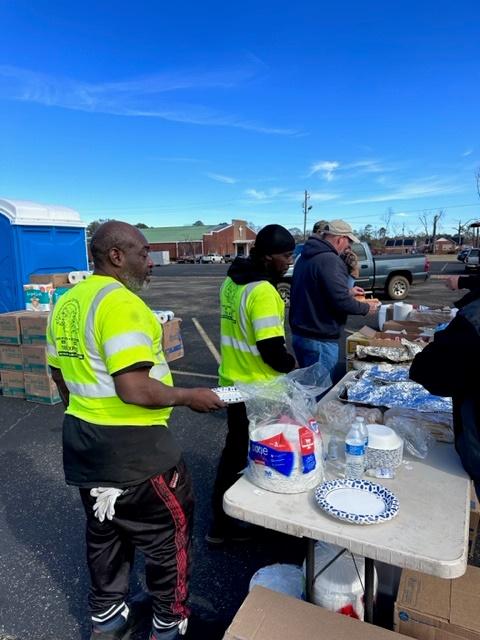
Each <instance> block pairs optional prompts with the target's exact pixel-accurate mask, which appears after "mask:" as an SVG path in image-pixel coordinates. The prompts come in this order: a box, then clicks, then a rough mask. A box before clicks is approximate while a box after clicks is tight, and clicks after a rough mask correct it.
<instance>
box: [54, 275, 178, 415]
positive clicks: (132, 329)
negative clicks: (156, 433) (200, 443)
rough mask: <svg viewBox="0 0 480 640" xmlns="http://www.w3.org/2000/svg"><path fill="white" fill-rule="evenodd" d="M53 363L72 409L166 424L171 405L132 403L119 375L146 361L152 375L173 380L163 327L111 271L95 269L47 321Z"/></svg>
mask: <svg viewBox="0 0 480 640" xmlns="http://www.w3.org/2000/svg"><path fill="white" fill-rule="evenodd" d="M47 352H48V364H49V365H50V366H52V367H55V368H57V369H60V370H61V372H62V376H63V378H64V380H65V384H66V385H67V388H68V390H69V392H70V401H69V404H68V408H67V410H66V413H68V414H71V415H73V416H76V417H77V418H81V419H82V420H85V421H87V422H90V423H92V424H96V425H105V426H109V425H118V426H121V425H131V426H135V425H138V426H150V425H166V424H167V420H168V417H169V415H170V413H171V411H172V409H171V407H166V408H161V409H149V408H145V407H141V406H139V405H135V404H126V403H125V402H123V401H122V400H121V399H120V398H119V397H118V395H117V394H116V392H115V385H114V381H113V377H112V376H113V375H114V374H115V373H117V372H119V371H122V370H124V369H127V368H128V367H134V366H135V365H138V364H141V363H145V365H146V366H149V367H151V369H150V374H149V375H150V376H151V377H153V378H156V379H157V380H160V381H161V382H163V383H164V384H166V385H169V386H172V385H173V380H172V375H171V373H170V369H169V367H168V364H167V362H166V360H165V356H164V354H163V351H162V329H161V325H160V323H159V322H158V320H157V318H156V317H155V315H154V314H153V312H152V311H151V310H150V309H149V308H148V306H147V305H146V304H145V303H144V302H143V300H141V299H140V298H139V297H138V296H137V295H135V294H134V293H132V292H131V291H129V290H128V289H127V288H126V287H125V286H124V285H123V284H122V283H121V282H118V280H115V278H111V277H109V276H99V275H92V276H90V277H89V278H87V279H86V280H84V281H82V282H80V283H78V284H77V285H75V287H73V288H72V289H71V290H70V291H68V292H67V293H66V294H64V295H63V296H62V297H61V298H60V299H59V300H58V302H57V304H56V305H55V307H54V309H53V312H52V313H51V314H50V318H49V322H48V327H47Z"/></svg>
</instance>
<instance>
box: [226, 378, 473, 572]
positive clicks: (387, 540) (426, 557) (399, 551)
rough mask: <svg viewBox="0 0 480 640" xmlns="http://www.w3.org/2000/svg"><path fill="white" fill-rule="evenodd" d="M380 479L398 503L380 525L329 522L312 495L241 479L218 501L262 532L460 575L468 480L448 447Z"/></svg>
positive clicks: (464, 550)
mask: <svg viewBox="0 0 480 640" xmlns="http://www.w3.org/2000/svg"><path fill="white" fill-rule="evenodd" d="M347 376H350V374H347ZM339 384H341V383H339ZM336 393H337V392H336V391H335V390H332V391H331V392H330V393H329V394H327V396H325V398H324V401H325V402H327V401H328V400H329V399H331V398H332V397H334V396H335V397H336ZM372 480H373V481H375V480H374V479H372ZM378 482H380V483H381V484H383V485H384V486H386V487H388V488H389V489H391V490H392V491H393V493H394V494H395V495H396V496H397V497H398V499H399V501H400V510H399V513H398V515H397V516H396V517H395V518H394V519H393V520H390V521H389V522H386V523H383V524H378V525H363V526H362V525H355V524H347V523H343V522H342V521H340V520H336V519H334V518H331V517H330V516H328V515H327V514H325V513H324V512H323V511H322V510H321V509H320V508H319V507H318V506H317V504H316V502H315V498H314V496H313V491H309V492H307V493H300V494H289V495H285V494H278V493H273V492H271V491H265V490H263V489H260V488H258V487H256V486H255V485H253V484H252V483H251V482H250V481H249V480H247V479H246V478H241V479H240V480H238V481H237V482H236V483H235V485H234V486H233V487H231V488H230V489H229V490H228V491H227V492H226V493H225V495H224V499H223V504H224V509H225V512H226V513H227V514H229V515H230V516H233V517H235V518H238V519H240V520H245V521H247V522H251V523H253V524H256V525H259V526H262V527H265V528H267V529H273V530H275V531H280V532H282V533H287V534H290V535H294V536H298V537H307V538H312V539H314V540H323V541H325V542H330V543H333V544H336V545H339V546H341V547H346V548H347V549H349V550H350V551H352V552H354V553H357V554H359V555H362V556H365V557H368V558H372V559H374V560H381V561H382V562H385V563H387V564H391V565H395V566H398V567H404V568H407V569H414V570H416V571H420V572H422V573H426V574H429V575H434V576H438V577H441V578H457V577H459V576H461V575H463V574H464V573H465V570H466V566H467V540H468V527H469V514H470V480H469V478H468V476H467V475H466V473H465V471H464V470H463V468H462V466H461V464H460V461H459V459H458V456H457V454H456V452H455V450H454V448H453V445H448V444H443V443H436V444H435V446H434V447H433V448H432V450H431V451H430V452H429V454H428V456H427V458H426V459H425V460H419V459H418V458H412V457H410V456H409V457H408V464H407V465H402V467H400V468H399V469H397V477H396V478H395V479H393V480H381V481H378Z"/></svg>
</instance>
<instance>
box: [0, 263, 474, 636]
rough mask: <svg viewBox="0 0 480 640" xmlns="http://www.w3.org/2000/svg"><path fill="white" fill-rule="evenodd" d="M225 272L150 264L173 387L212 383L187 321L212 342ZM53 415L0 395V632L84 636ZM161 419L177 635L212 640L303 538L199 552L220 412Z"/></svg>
mask: <svg viewBox="0 0 480 640" xmlns="http://www.w3.org/2000/svg"><path fill="white" fill-rule="evenodd" d="M227 269H228V265H200V264H195V265H169V266H165V267H157V268H155V271H154V274H155V275H154V278H153V279H152V283H151V286H150V288H149V289H148V290H147V291H146V292H145V294H144V298H145V300H146V301H147V302H148V303H149V304H150V306H151V307H152V308H156V309H172V310H173V311H174V312H175V315H176V316H178V317H181V318H182V319H183V322H182V333H183V338H184V344H185V357H184V358H182V359H179V360H177V361H175V362H172V363H171V368H172V370H173V371H174V377H175V384H176V385H177V386H188V387H191V386H215V384H216V378H215V376H216V372H217V364H216V361H215V358H214V356H213V355H212V353H211V351H210V350H209V349H208V347H207V344H206V342H205V340H204V339H203V338H202V337H201V335H200V333H199V331H198V326H199V325H200V327H201V328H203V330H204V331H205V333H206V335H207V336H208V337H209V339H210V340H211V342H212V343H213V345H215V346H216V348H217V349H219V305H218V291H219V286H220V284H221V282H222V280H223V278H224V277H225V274H226V271H227ZM462 272H463V267H462V265H460V264H458V265H457V264H456V263H454V262H448V263H442V262H434V263H432V273H433V276H434V277H432V279H430V280H429V281H427V283H425V284H422V285H419V286H418V287H414V288H412V290H411V294H410V295H409V298H408V300H409V301H413V302H422V303H424V304H439V303H440V304H451V303H452V302H453V301H454V300H456V299H458V298H459V297H460V296H459V294H458V292H450V291H448V290H447V289H446V288H445V286H444V283H443V282H441V281H440V280H439V279H437V278H438V277H439V276H441V275H450V274H454V273H462ZM194 319H195V320H196V324H195V322H194ZM362 324H365V321H364V319H363V318H362V319H353V320H351V321H350V322H349V324H348V327H347V328H348V329H349V330H354V329H356V328H358V327H359V326H361V325H362ZM62 413H63V412H62V408H61V406H58V405H57V406H54V407H48V406H43V405H37V404H31V403H29V402H26V401H23V400H16V399H12V398H4V397H0V416H1V419H0V487H1V489H0V540H1V547H0V640H7V638H8V639H13V640H27V638H32V637H35V638H36V639H37V640H78V639H82V640H86V639H87V638H88V637H89V622H88V609H87V590H88V575H87V569H86V565H85V560H84V553H85V545H84V517H83V511H82V507H81V505H80V500H79V498H78V494H77V491H76V490H75V489H73V488H71V487H67V486H66V485H65V483H64V479H63V473H62V460H61V424H62ZM170 428H171V429H172V431H173V432H174V433H175V435H176V437H177V438H178V440H179V441H180V443H181V445H182V447H183V450H184V453H185V459H186V461H187V464H188V466H189V468H190V471H191V473H192V476H193V482H194V486H195V494H196V519H195V530H194V564H193V567H192V579H191V605H192V610H193V615H192V619H191V625H190V629H189V632H188V634H187V637H186V640H217V639H218V640H220V638H222V637H223V632H224V629H225V628H226V627H227V626H228V624H229V622H230V620H231V618H232V617H233V615H234V614H235V612H236V610H237V609H238V607H239V606H240V604H241V602H242V601H243V599H244V597H245V595H246V593H247V590H248V583H249V581H250V578H251V576H252V575H253V573H254V572H255V571H256V570H257V569H258V568H260V567H262V566H264V565H266V564H271V563H272V562H300V561H301V558H302V554H303V543H302V541H301V540H299V539H296V538H292V537H287V536H283V535H280V534H274V533H269V532H266V531H265V532H261V534H259V536H258V537H257V538H255V539H254V541H252V542H250V543H244V544H235V545H234V544H232V545H228V546H225V547H224V548H221V549H218V550H216V549H214V550H212V549H209V548H208V546H207V545H206V543H205V542H204V535H205V533H206V531H207V528H208V523H209V500H210V493H211V488H212V483H213V479H214V473H215V468H216V463H217V460H218V456H219V453H220V450H221V447H222V444H223V440H224V436H225V412H224V411H220V412H218V413H215V414H196V413H193V412H191V411H189V410H187V409H184V408H179V409H176V410H175V411H174V412H173V417H172V420H171V425H170ZM141 576H142V561H141V558H138V559H137V562H136V568H135V571H134V575H133V578H132V585H131V590H132V594H133V595H134V596H135V594H137V595H138V594H139V593H140V592H141V590H142V577H141ZM138 640H140V638H138Z"/></svg>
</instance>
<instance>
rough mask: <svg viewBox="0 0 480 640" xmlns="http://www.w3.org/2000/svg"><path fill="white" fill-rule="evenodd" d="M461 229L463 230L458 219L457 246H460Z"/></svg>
mask: <svg viewBox="0 0 480 640" xmlns="http://www.w3.org/2000/svg"><path fill="white" fill-rule="evenodd" d="M462 231H463V227H462V221H461V220H459V221H458V246H459V247H461V246H462Z"/></svg>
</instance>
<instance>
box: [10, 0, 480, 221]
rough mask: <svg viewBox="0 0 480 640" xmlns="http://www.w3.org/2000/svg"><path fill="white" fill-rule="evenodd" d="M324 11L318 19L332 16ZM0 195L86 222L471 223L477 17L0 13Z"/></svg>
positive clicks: (438, 12)
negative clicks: (438, 218)
mask: <svg viewBox="0 0 480 640" xmlns="http://www.w3.org/2000/svg"><path fill="white" fill-rule="evenodd" d="M333 5H335V6H333ZM0 24H1V25H2V39H1V42H0V145H1V155H0V196H1V197H10V198H18V199H29V200H37V201H39V202H49V203H57V204H63V205H68V206H71V207H73V208H75V209H77V210H79V211H80V213H81V215H82V217H83V219H85V220H86V221H87V222H88V221H90V220H93V219H97V218H100V217H101V218H106V217H108V218H119V219H122V220H127V221H129V222H134V223H135V222H145V223H146V224H148V225H151V226H168V225H174V224H190V223H192V222H194V221H195V220H198V219H201V220H203V221H204V222H205V223H207V224H214V223H217V222H221V221H229V220H230V219H231V218H233V217H237V218H245V219H247V220H251V221H253V222H254V223H255V224H258V225H264V224H268V223H270V222H279V223H281V224H284V225H286V226H287V227H293V226H297V227H301V228H303V213H302V201H303V191H304V189H307V190H308V191H309V192H310V194H311V200H310V204H311V205H312V206H313V208H312V210H311V211H310V213H309V220H308V226H311V224H312V223H313V222H314V221H315V220H317V219H320V218H327V219H328V218H338V217H342V218H344V219H346V220H348V221H350V222H351V223H352V225H353V226H355V227H357V228H358V227H360V226H364V225H366V224H372V225H374V226H377V227H378V226H382V224H383V221H384V216H385V212H386V211H387V210H388V209H389V208H391V210H392V212H393V214H392V216H391V223H390V224H391V230H392V231H401V229H402V227H403V225H405V229H406V230H407V231H410V230H412V231H413V230H415V229H419V228H420V223H419V221H418V217H419V215H421V214H422V213H423V212H428V214H429V215H432V214H433V213H434V212H435V211H437V210H438V209H440V208H441V209H445V214H444V217H443V219H442V223H441V231H443V232H444V233H449V232H452V230H453V229H452V227H453V226H454V225H456V224H457V223H458V220H462V221H463V222H466V221H467V220H469V219H473V218H480V199H479V197H478V194H477V190H476V183H475V170H476V169H477V168H478V167H480V135H479V133H480V115H479V111H480V110H479V104H480V3H479V2H478V0H477V1H473V0H472V1H469V0H459V1H457V2H451V0H448V1H445V0H437V1H435V2H433V1H431V0H424V1H422V0H420V1H419V0H417V1H416V2H411V1H410V0H396V1H395V0H389V1H388V2H386V1H385V0H383V1H381V2H378V1H376V0H372V1H371V2H359V1H358V2H354V1H352V0H349V1H342V0H339V1H338V2H337V3H330V2H329V3H327V2H324V1H323V0H316V1H315V2H313V1H312V2H310V1H302V0H300V1H298V2H292V1H291V0H290V1H288V2H285V1H283V0H275V2H273V1H272V2H270V1H265V0H264V1H260V2H259V1H258V0H257V1H256V2H251V1H250V0H242V1H241V2H239V1H235V0H232V1H231V2H225V1H224V0H223V1H222V2H215V1H209V0H205V1H203V2H201V3H199V2H193V1H191V2H182V1H180V2H176V3H167V2H162V1H160V0H156V1H143V2H138V3H131V2H124V1H122V0H117V1H116V2H110V1H109V0H108V1H102V0H100V1H99V0H96V1H95V2H91V1H90V0H84V1H83V2H82V3H68V2H65V1H63V2H58V1H55V0H48V2H47V1H44V0H36V2H26V1H25V0H10V1H9V0H3V1H2V2H0Z"/></svg>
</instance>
